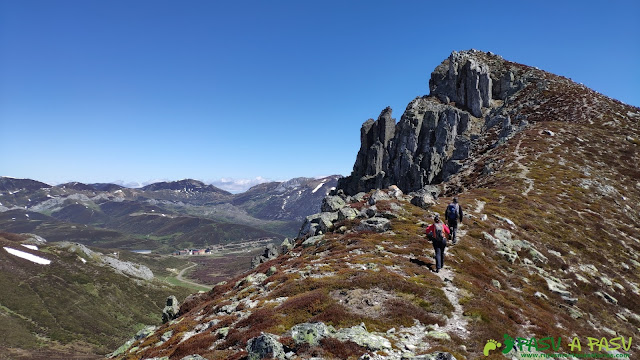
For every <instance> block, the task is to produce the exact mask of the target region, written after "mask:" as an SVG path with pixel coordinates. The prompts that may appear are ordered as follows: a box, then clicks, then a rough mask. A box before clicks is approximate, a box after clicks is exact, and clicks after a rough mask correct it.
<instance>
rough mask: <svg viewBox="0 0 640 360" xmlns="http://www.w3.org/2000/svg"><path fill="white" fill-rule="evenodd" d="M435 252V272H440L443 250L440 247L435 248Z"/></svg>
mask: <svg viewBox="0 0 640 360" xmlns="http://www.w3.org/2000/svg"><path fill="white" fill-rule="evenodd" d="M434 247H435V251H436V271H438V270H440V269H441V268H442V255H443V253H442V250H444V248H443V247H442V246H439V245H438V246H435V245H434Z"/></svg>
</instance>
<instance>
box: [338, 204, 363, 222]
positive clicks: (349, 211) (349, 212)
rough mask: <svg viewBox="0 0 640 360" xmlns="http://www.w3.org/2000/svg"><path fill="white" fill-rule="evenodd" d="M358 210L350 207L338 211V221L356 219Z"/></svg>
mask: <svg viewBox="0 0 640 360" xmlns="http://www.w3.org/2000/svg"><path fill="white" fill-rule="evenodd" d="M358 214H359V212H358V210H356V209H354V208H351V207H348V206H347V207H343V208H342V209H340V211H338V221H342V220H353V219H355V218H357V217H358Z"/></svg>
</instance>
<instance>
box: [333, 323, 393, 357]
mask: <svg viewBox="0 0 640 360" xmlns="http://www.w3.org/2000/svg"><path fill="white" fill-rule="evenodd" d="M335 338H336V339H338V340H340V341H343V342H344V341H353V342H354V343H356V344H358V345H360V346H363V347H366V348H367V349H369V350H371V351H378V350H385V349H386V350H390V349H391V342H390V341H389V340H387V339H385V338H384V337H382V336H380V335H375V334H371V333H369V332H368V331H367V328H366V327H365V326H364V324H360V325H356V326H353V327H350V328H344V329H340V330H338V331H337V332H336V334H335Z"/></svg>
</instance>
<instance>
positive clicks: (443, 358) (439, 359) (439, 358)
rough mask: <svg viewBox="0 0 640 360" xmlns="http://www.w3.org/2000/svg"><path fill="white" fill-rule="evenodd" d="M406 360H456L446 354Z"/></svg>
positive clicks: (437, 353)
mask: <svg viewBox="0 0 640 360" xmlns="http://www.w3.org/2000/svg"><path fill="white" fill-rule="evenodd" d="M408 360H456V358H455V356H453V355H451V354H450V353H448V352H436V353H433V354H424V355H418V356H413V357H410V358H409V359H408Z"/></svg>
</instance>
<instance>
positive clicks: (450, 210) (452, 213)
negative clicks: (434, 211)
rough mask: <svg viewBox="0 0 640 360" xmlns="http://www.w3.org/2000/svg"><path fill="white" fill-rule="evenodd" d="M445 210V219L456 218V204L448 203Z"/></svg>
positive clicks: (452, 219)
mask: <svg viewBox="0 0 640 360" xmlns="http://www.w3.org/2000/svg"><path fill="white" fill-rule="evenodd" d="M445 212H446V213H447V220H449V221H457V220H458V204H449V206H447V210H446V211H445Z"/></svg>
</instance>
